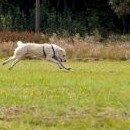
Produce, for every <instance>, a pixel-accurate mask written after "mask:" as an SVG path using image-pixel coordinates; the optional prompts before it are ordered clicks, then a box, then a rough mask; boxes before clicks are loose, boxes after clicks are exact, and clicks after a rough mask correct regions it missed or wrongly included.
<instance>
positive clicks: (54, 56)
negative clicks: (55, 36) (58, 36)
mask: <svg viewBox="0 0 130 130" xmlns="http://www.w3.org/2000/svg"><path fill="white" fill-rule="evenodd" d="M51 48H52V50H53V54H54V55H53V58H56V53H55V49H54V47H53V45H52V44H51Z"/></svg>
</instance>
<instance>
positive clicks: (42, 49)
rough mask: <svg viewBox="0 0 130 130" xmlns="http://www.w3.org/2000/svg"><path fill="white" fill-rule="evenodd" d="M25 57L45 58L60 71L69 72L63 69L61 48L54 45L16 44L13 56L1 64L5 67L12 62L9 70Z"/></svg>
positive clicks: (64, 56) (63, 58) (63, 51)
mask: <svg viewBox="0 0 130 130" xmlns="http://www.w3.org/2000/svg"><path fill="white" fill-rule="evenodd" d="M27 55H35V56H37V57H40V58H45V59H46V60H48V61H51V62H53V63H55V64H57V65H58V66H59V68H60V69H62V68H63V69H66V70H70V68H68V67H65V65H64V64H63V62H66V52H65V50H64V49H62V48H61V47H59V46H57V45H55V44H47V43H44V44H36V43H23V42H21V41H18V42H17V48H16V49H15V51H14V55H13V56H11V57H9V58H8V59H7V60H5V61H4V62H3V63H2V64H3V65H5V64H6V63H8V62H9V61H12V60H14V61H13V63H12V65H11V66H10V68H9V70H11V69H12V68H13V67H14V65H16V64H17V63H18V62H19V61H20V60H22V59H24V58H25V57H26V56H27Z"/></svg>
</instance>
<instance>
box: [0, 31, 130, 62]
mask: <svg viewBox="0 0 130 130" xmlns="http://www.w3.org/2000/svg"><path fill="white" fill-rule="evenodd" d="M19 40H21V41H23V42H36V43H45V42H48V43H56V44H58V45H60V46H62V47H63V48H65V49H66V51H67V56H68V58H69V59H76V60H83V61H87V60H93V59H94V60H101V59H112V60H128V59H129V58H130V44H129V40H130V36H120V37H119V36H113V37H110V38H108V39H102V38H100V37H93V36H91V37H90V36H89V37H88V36H86V37H85V38H82V37H80V36H79V35H76V36H73V37H72V36H70V37H64V38H63V37H58V36H57V35H56V34H53V36H50V37H49V36H48V35H44V34H39V35H35V34H34V33H33V32H0V56H1V57H3V56H7V55H8V56H9V55H11V54H12V52H13V50H14V48H15V47H16V42H17V41H19Z"/></svg>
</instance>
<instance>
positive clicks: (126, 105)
mask: <svg viewBox="0 0 130 130" xmlns="http://www.w3.org/2000/svg"><path fill="white" fill-rule="evenodd" d="M2 60H3V59H1V60H0V61H1V62H2ZM68 65H69V66H71V67H72V68H73V71H71V72H64V71H62V70H60V69H58V67H57V66H56V65H54V64H51V63H49V62H46V61H41V60H30V61H27V60H24V61H21V62H20V63H18V65H16V66H15V67H14V68H13V70H11V71H9V70H8V67H9V66H10V64H7V65H5V66H2V65H0V129H2V130H129V129H130V63H129V62H126V61H114V62H109V61H104V62H69V63H68Z"/></svg>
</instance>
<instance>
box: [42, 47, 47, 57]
mask: <svg viewBox="0 0 130 130" xmlns="http://www.w3.org/2000/svg"><path fill="white" fill-rule="evenodd" d="M43 54H44V56H45V57H46V52H45V49H44V45H43Z"/></svg>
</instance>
